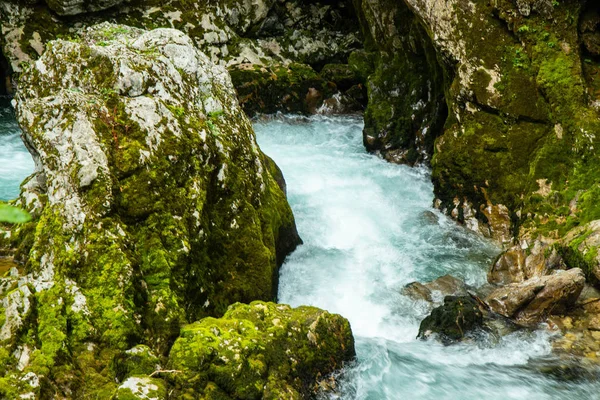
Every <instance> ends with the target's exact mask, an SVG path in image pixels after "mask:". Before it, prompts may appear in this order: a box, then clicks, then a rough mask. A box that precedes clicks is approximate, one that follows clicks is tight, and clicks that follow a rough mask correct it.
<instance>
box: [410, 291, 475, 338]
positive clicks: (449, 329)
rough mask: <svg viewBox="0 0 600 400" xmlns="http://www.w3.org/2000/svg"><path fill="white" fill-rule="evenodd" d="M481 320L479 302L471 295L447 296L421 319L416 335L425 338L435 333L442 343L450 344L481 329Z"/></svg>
mask: <svg viewBox="0 0 600 400" xmlns="http://www.w3.org/2000/svg"><path fill="white" fill-rule="evenodd" d="M483 322H484V320H483V313H482V312H481V310H480V309H479V304H478V303H477V301H475V299H473V298H472V297H471V296H460V297H454V296H448V297H446V298H445V299H444V304H443V305H441V306H439V307H437V308H434V309H433V311H431V314H430V315H429V316H428V317H426V318H425V319H424V320H423V321H421V325H420V326H419V334H418V337H419V338H421V339H426V338H428V337H430V336H431V335H432V334H437V335H439V338H440V340H441V341H442V343H444V344H450V343H453V342H456V341H459V340H461V339H463V338H464V337H465V336H466V335H468V334H469V333H471V332H473V331H475V330H477V329H481V328H482V327H483Z"/></svg>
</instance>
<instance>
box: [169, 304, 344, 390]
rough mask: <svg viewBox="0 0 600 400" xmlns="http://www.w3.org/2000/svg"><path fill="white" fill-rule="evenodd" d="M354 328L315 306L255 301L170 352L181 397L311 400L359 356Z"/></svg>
mask: <svg viewBox="0 0 600 400" xmlns="http://www.w3.org/2000/svg"><path fill="white" fill-rule="evenodd" d="M354 355H355V353H354V342H353V338H352V333H351V331H350V324H349V323H348V321H347V320H346V319H344V318H343V317H341V316H339V315H335V314H329V313H327V312H325V311H322V310H319V309H317V308H314V307H306V306H302V307H298V308H291V307H289V306H287V305H281V304H279V305H278V304H273V303H264V302H253V303H251V304H250V305H244V304H235V305H232V306H231V307H230V308H229V310H228V311H227V313H225V315H224V316H223V317H222V318H219V319H214V318H206V319H203V320H202V321H199V322H196V323H194V324H191V325H187V326H185V327H183V329H182V332H181V336H180V337H179V338H178V339H177V340H176V341H175V344H174V345H173V348H172V349H171V352H170V354H169V364H168V367H169V369H174V370H180V371H183V373H181V374H179V373H178V374H174V375H173V379H174V380H175V391H174V392H173V395H175V397H184V396H185V395H196V394H204V395H205V396H206V395H207V393H209V392H210V393H212V392H219V393H222V395H223V396H229V397H228V398H231V399H243V398H264V399H273V400H275V399H281V398H286V399H287V398H294V399H300V398H309V397H310V396H313V395H314V392H313V391H314V390H318V388H319V384H318V383H319V381H320V380H322V379H323V378H324V377H326V376H328V375H330V374H331V373H332V372H333V371H334V370H336V369H339V368H341V367H342V366H343V365H344V364H345V363H346V362H349V361H351V360H352V359H353V358H354Z"/></svg>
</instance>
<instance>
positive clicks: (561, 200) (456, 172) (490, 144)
mask: <svg viewBox="0 0 600 400" xmlns="http://www.w3.org/2000/svg"><path fill="white" fill-rule="evenodd" d="M355 5H356V9H357V12H358V13H359V17H360V20H361V25H362V27H363V32H364V33H365V46H366V49H367V50H368V51H370V52H371V53H373V54H374V58H375V63H374V64H375V65H374V69H373V70H372V71H371V72H370V75H369V107H368V109H367V112H366V115H365V144H366V145H367V147H368V148H369V149H370V150H373V151H376V152H380V153H382V154H383V155H384V156H385V157H386V158H387V159H388V160H390V161H396V162H413V161H415V160H417V161H418V160H420V159H425V158H426V157H425V156H420V155H419V154H420V151H419V143H421V144H422V143H425V144H426V146H424V147H421V148H422V149H423V150H424V153H423V154H425V155H427V154H428V155H429V156H433V157H432V158H431V164H432V167H433V180H434V188H435V195H436V197H437V199H438V201H437V202H436V205H437V206H438V207H440V208H441V209H442V210H445V211H446V212H447V213H448V214H450V215H452V216H453V217H454V218H456V219H457V220H459V221H461V222H464V223H465V224H466V225H467V226H468V227H469V228H471V229H473V230H476V231H478V232H481V233H483V234H485V235H487V236H490V237H493V238H494V239H496V240H497V241H499V242H502V243H504V244H507V245H508V244H509V243H510V242H511V241H512V240H513V238H516V237H527V238H528V239H535V238H536V237H540V236H544V237H551V238H554V239H560V238H561V237H563V236H564V235H565V234H566V233H567V232H568V231H569V230H571V229H572V228H573V227H575V226H577V225H584V224H586V223H588V222H590V221H593V220H595V219H598V218H599V217H600V208H599V207H598V204H600V203H599V202H598V196H599V193H600V190H599V189H598V185H599V184H600V179H599V178H598V176H600V175H599V173H598V168H597V165H598V156H597V152H596V151H595V150H594V149H596V148H597V146H598V140H599V139H598V138H599V137H600V136H598V132H600V123H599V122H598V110H599V107H598V104H600V102H599V101H598V100H599V99H600V95H599V93H600V80H598V78H597V76H599V74H598V72H599V71H600V67H599V65H600V64H598V61H597V56H596V55H595V54H596V47H595V46H596V44H595V43H596V40H597V37H598V29H597V27H598V21H599V20H600V19H599V18H598V15H600V14H599V12H600V10H599V8H598V5H597V4H595V3H593V2H581V1H578V0H566V1H560V2H558V1H556V2H552V1H534V2H531V1H517V2H514V1H508V0H498V1H492V2H464V1H458V0H452V1H445V2H442V1H430V0H404V1H401V2H393V1H388V0H369V1H366V0H365V1H360V0H356V1H355ZM582 43H583V46H581V44H582ZM392 50H394V51H392ZM436 99H437V103H436ZM444 103H445V105H444ZM436 104H437V105H436ZM446 106H447V107H446ZM445 109H447V115H446V114H445ZM436 115H437V116H438V117H437V118H436V117H435V116H436ZM435 121H437V122H435ZM425 127H428V129H427V132H428V134H429V133H431V135H430V136H429V138H427V137H423V136H422V133H423V132H425V129H424V128H425ZM433 127H437V129H431V128H433ZM419 132H420V133H419ZM436 137H437V138H436ZM434 139H435V146H434ZM424 140H425V141H424ZM427 140H429V141H427Z"/></svg>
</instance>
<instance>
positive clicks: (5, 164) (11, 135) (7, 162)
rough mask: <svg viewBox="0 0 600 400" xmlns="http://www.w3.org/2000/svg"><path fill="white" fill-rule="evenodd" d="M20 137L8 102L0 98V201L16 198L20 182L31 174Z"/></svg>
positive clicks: (31, 163)
mask: <svg viewBox="0 0 600 400" xmlns="http://www.w3.org/2000/svg"><path fill="white" fill-rule="evenodd" d="M20 135H21V131H20V130H19V125H18V124H17V121H16V119H15V114H14V110H13V109H12V107H11V106H10V100H9V99H7V98H0V200H12V199H14V198H16V197H17V196H18V195H19V186H20V185H21V182H23V179H25V178H26V177H27V176H29V175H31V173H32V172H33V168H34V164H33V160H32V158H31V155H30V154H29V152H28V151H27V149H26V148H25V145H23V142H22V141H21V136H20Z"/></svg>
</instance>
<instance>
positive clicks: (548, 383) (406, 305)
mask: <svg viewBox="0 0 600 400" xmlns="http://www.w3.org/2000/svg"><path fill="white" fill-rule="evenodd" d="M362 127H363V124H362V120H360V119H351V118H347V117H345V118H329V117H313V118H310V119H306V118H289V117H288V118H280V119H274V120H269V121H262V122H258V123H257V124H255V130H256V132H257V137H258V141H259V144H260V146H261V148H262V149H263V151H264V152H265V153H266V154H268V155H269V156H271V157H272V158H273V159H274V160H275V161H276V162H277V164H278V165H279V166H280V167H281V169H282V171H283V174H284V176H285V178H286V180H287V188H288V197H289V201H290V204H291V206H292V209H293V211H294V214H295V216H296V223H297V225H298V230H299V232H300V235H301V237H302V238H303V240H304V245H302V246H300V247H299V248H298V249H297V250H296V251H295V252H294V253H293V254H292V255H290V256H289V257H288V259H287V261H286V263H285V264H284V266H283V267H282V269H281V276H280V279H281V280H280V289H279V302H282V303H288V304H291V305H292V306H299V305H302V304H307V305H313V306H317V307H320V308H323V309H326V310H328V311H330V312H334V313H338V314H341V315H343V316H344V317H346V318H348V319H349V320H350V323H351V326H352V330H353V332H354V336H355V339H356V351H357V362H356V363H355V365H353V366H349V367H348V368H347V369H346V370H345V371H343V373H342V374H341V376H340V382H341V384H340V385H339V387H338V392H337V393H336V394H335V395H329V397H330V398H339V399H357V400H358V399H360V400H363V399H369V400H380V399H407V400H412V399H415V400H416V399H427V400H434V399H436V400H438V399H448V400H462V399H497V400H507V399H527V400H536V399H540V400H541V399H600V385H599V384H598V383H597V382H596V383H594V382H588V381H577V382H573V381H561V380H557V379H554V378H552V377H551V376H548V375H545V374H542V373H541V372H540V370H539V368H536V367H535V365H536V364H538V365H539V362H541V361H540V360H548V358H550V357H551V355H550V352H551V346H550V340H549V339H550V337H549V335H550V334H549V333H547V332H546V331H544V330H538V331H535V332H517V333H513V334H511V335H508V336H505V337H503V338H501V339H500V340H499V341H494V342H490V341H482V342H478V343H464V344H458V345H453V346H443V345H441V344H440V343H438V342H435V341H422V340H419V339H416V336H417V333H418V330H419V324H420V321H421V320H422V319H423V318H424V317H425V316H426V315H427V314H426V312H427V310H426V309H425V308H424V307H423V304H419V303H416V302H414V301H412V300H410V299H409V298H407V297H405V296H403V295H402V294H401V289H402V287H403V286H404V285H406V284H408V283H410V282H413V281H421V282H426V281H430V280H433V279H436V278H438V277H440V276H442V275H445V274H452V275H454V276H457V277H459V278H462V279H464V280H465V281H466V282H467V283H468V284H471V285H474V286H478V285H481V284H483V283H485V281H486V272H487V269H488V268H489V266H490V263H491V262H492V260H493V258H494V256H496V255H497V254H498V253H499V251H500V250H499V249H498V248H496V247H494V245H493V244H491V243H489V242H487V241H485V240H483V239H481V238H480V237H478V236H476V235H474V234H472V233H471V232H469V231H467V230H466V229H464V228H462V227H460V226H458V225H457V224H456V223H455V222H453V221H452V220H450V219H448V218H447V217H446V216H444V215H442V214H441V213H439V212H438V211H436V210H434V209H433V208H432V202H433V186H432V184H431V180H430V175H429V171H428V170H427V169H425V168H410V167H406V166H400V165H393V164H389V163H387V162H385V161H383V160H381V159H379V158H377V157H376V156H373V155H370V154H367V153H366V152H365V149H364V147H363V145H362V133H361V132H362Z"/></svg>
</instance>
